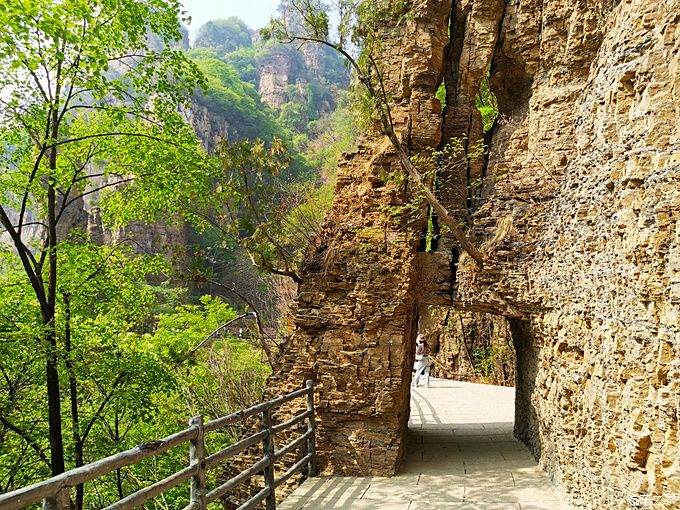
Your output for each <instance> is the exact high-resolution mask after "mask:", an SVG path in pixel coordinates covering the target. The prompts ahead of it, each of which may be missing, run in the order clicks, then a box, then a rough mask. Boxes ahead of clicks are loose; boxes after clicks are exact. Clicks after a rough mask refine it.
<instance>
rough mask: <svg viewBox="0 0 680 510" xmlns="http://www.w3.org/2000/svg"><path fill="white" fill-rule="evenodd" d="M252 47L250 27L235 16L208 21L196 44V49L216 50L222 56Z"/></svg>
mask: <svg viewBox="0 0 680 510" xmlns="http://www.w3.org/2000/svg"><path fill="white" fill-rule="evenodd" d="M251 45H252V40H251V37H250V31H249V30H248V26H247V25H246V24H245V23H244V22H243V21H242V20H240V19H239V18H237V17H235V16H231V17H229V18H226V19H216V20H213V21H208V22H207V23H205V24H204V25H202V26H201V28H199V29H198V33H197V34H196V41H195V42H194V47H195V48H214V49H215V50H217V51H218V52H219V53H220V54H222V55H223V54H225V53H229V52H232V51H235V50H237V49H239V48H244V47H248V46H251Z"/></svg>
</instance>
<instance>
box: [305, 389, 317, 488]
mask: <svg viewBox="0 0 680 510" xmlns="http://www.w3.org/2000/svg"><path fill="white" fill-rule="evenodd" d="M305 385H306V386H307V389H308V390H309V393H307V412H309V418H308V421H307V430H308V431H310V432H311V434H310V435H309V437H308V438H307V455H310V454H311V458H310V459H309V462H308V463H307V476H316V420H315V419H314V381H307V382H306V383H305Z"/></svg>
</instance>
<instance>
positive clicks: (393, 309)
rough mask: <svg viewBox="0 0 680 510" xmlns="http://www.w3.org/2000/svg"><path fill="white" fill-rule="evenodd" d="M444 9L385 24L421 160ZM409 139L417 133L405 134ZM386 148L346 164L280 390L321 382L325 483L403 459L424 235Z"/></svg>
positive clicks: (388, 72)
mask: <svg viewBox="0 0 680 510" xmlns="http://www.w3.org/2000/svg"><path fill="white" fill-rule="evenodd" d="M445 4H446V2H439V1H435V0H420V1H417V2H414V6H413V11H412V12H413V16H412V17H411V18H410V19H409V21H408V22H407V23H406V24H405V25H403V26H400V27H399V28H395V26H396V21H397V20H392V21H391V25H390V20H386V26H385V33H384V54H383V55H382V56H381V60H382V62H383V65H384V72H385V79H386V82H387V86H388V87H389V90H391V91H394V92H395V94H394V103H393V116H394V121H395V123H396V128H397V131H398V132H399V133H401V135H402V136H404V137H405V138H406V139H407V140H408V142H407V143H408V145H409V148H410V149H411V150H413V151H418V150H422V149H424V148H426V147H436V146H437V144H438V143H439V140H440V129H441V106H440V104H439V102H438V101H437V100H436V99H435V98H434V95H433V92H432V91H433V90H434V89H435V88H436V86H437V84H438V83H439V82H440V81H441V75H440V72H441V71H440V70H441V69H442V60H443V51H444V47H445V45H446V42H447V38H446V25H447V23H448V15H449V8H448V7H447V5H445ZM409 133H410V134H409ZM391 172H397V173H398V172H400V167H399V163H398V161H397V159H396V156H395V154H394V153H393V150H392V147H391V145H390V143H389V141H388V140H387V139H386V138H384V137H382V136H379V135H368V136H367V137H365V139H364V140H363V141H362V142H361V143H360V145H359V149H358V151H357V152H356V153H354V154H351V155H349V156H348V157H347V158H346V159H345V160H344V161H342V162H341V164H340V166H339V169H338V173H337V184H336V193H335V198H334V202H333V207H332V210H331V211H330V213H329V215H328V217H327V218H326V221H325V226H324V229H323V233H322V236H321V240H320V243H319V246H318V249H317V251H316V252H315V253H314V254H312V255H311V256H310V257H309V259H308V260H307V264H306V267H304V269H303V279H304V282H303V283H302V284H301V285H300V286H299V290H298V303H297V312H296V316H295V327H296V331H295V334H294V336H293V338H292V340H291V342H290V344H289V346H288V351H287V354H286V355H285V357H284V360H283V363H282V366H281V368H280V369H279V371H278V372H279V373H278V375H277V376H276V382H277V383H278V384H277V386H276V388H277V391H278V392H280V391H281V388H285V387H286V386H288V387H289V388H291V389H292V388H297V387H299V386H300V384H301V383H302V381H303V380H304V379H306V378H314V379H315V380H316V381H317V385H318V386H317V388H318V393H317V399H318V407H317V413H318V414H317V422H318V424H319V431H318V436H317V453H318V454H319V460H320V465H321V469H322V470H324V471H325V472H327V473H342V474H352V475H388V474H392V473H394V470H395V469H396V466H397V464H398V462H399V460H400V457H401V448H402V441H401V439H402V436H403V434H404V432H405V429H406V423H407V420H408V412H409V404H408V399H409V391H408V389H409V383H410V374H411V364H412V360H413V353H412V349H413V345H414V343H415V335H416V330H415V328H416V317H417V310H416V295H417V291H418V288H417V287H418V272H417V268H418V264H417V249H418V244H419V233H420V230H421V229H422V225H421V224H414V223H412V224H409V223H408V222H407V221H404V222H403V224H398V225H395V224H394V222H393V221H392V220H391V219H390V218H391V217H390V215H389V209H390V208H395V207H398V206H400V205H402V204H403V203H404V201H405V200H407V199H408V198H409V197H410V191H411V190H410V189H409V188H408V187H404V186H401V185H399V184H397V183H395V182H394V181H392V180H389V179H387V175H388V174H389V173H391Z"/></svg>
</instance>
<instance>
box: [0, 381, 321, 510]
mask: <svg viewBox="0 0 680 510" xmlns="http://www.w3.org/2000/svg"><path fill="white" fill-rule="evenodd" d="M301 396H305V397H306V400H307V409H306V411H305V412H304V413H301V414H298V415H296V416H294V417H293V418H291V419H289V420H287V421H285V422H283V423H280V424H278V425H273V424H272V423H271V417H272V415H271V413H272V410H274V409H276V408H277V407H280V406H281V405H282V404H285V403H286V402H290V401H291V400H293V399H295V398H298V397H301ZM256 415H259V416H260V420H261V428H260V431H259V432H257V433H255V434H251V435H250V436H248V437H245V438H243V439H241V440H240V441H238V442H237V443H234V444H232V445H230V446H228V447H227V448H224V449H222V450H220V451H218V452H216V453H213V454H212V455H210V456H206V454H205V440H204V437H205V434H207V433H208V432H213V431H216V430H219V429H222V428H224V427H227V426H229V425H234V424H236V423H239V422H241V421H243V420H245V419H246V418H249V417H252V416H256ZM304 420H306V421H307V431H306V432H305V433H304V434H303V435H302V436H301V437H298V438H297V439H295V440H294V441H292V442H291V443H289V444H288V445H286V446H284V447H282V448H280V449H279V450H277V451H274V444H275V443H274V436H275V434H276V433H277V432H279V431H282V430H287V429H289V428H291V427H293V426H295V425H296V424H298V423H301V422H302V421H304ZM189 424H190V425H191V426H190V427H189V428H188V429H185V430H182V431H180V432H177V433H175V434H172V435H170V436H168V437H166V438H163V439H161V440H158V441H151V442H149V443H145V444H141V445H139V446H136V447H134V448H132V449H130V450H126V451H124V452H120V453H117V454H115V455H111V456H109V457H106V458H104V459H101V460H98V461H95V462H92V463H90V464H86V465H84V466H81V467H78V468H75V469H71V470H69V471H66V472H65V473H62V474H60V475H58V476H55V477H52V478H49V479H47V480H45V481H42V482H38V483H36V484H33V485H29V486H28V487H23V488H21V489H17V490H15V491H12V492H8V493H6V494H2V495H0V510H21V509H24V508H26V507H28V506H31V505H34V504H36V503H39V502H40V501H42V502H43V508H45V509H49V510H66V509H68V508H69V506H70V501H69V497H68V496H69V491H70V489H71V488H72V487H75V486H77V485H79V484H82V483H85V482H87V481H90V480H93V479H95V478H98V477H101V476H104V475H106V474H108V473H111V472H113V471H115V470H117V469H120V468H123V467H126V466H131V465H134V464H137V463H138V462H140V461H141V460H143V459H146V458H149V457H154V456H156V455H159V454H161V453H163V452H166V451H168V450H169V449H171V448H174V447H176V446H178V445H180V444H185V443H187V442H189V443H190V456H189V465H188V466H187V467H185V468H183V469H181V470H179V471H177V472H176V473H173V474H171V475H169V476H168V477H166V478H164V479H162V480H159V481H158V482H156V483H154V484H152V485H149V486H148V487H144V488H142V489H140V490H138V491H136V492H134V493H132V494H129V495H127V496H126V497H124V498H123V499H121V500H120V501H118V502H116V503H113V504H111V505H109V506H108V507H106V509H107V510H109V509H110V510H114V509H116V510H123V509H129V508H135V507H138V506H140V505H142V504H143V503H144V502H146V501H148V500H149V499H152V498H154V497H156V496H158V495H160V494H162V493H164V492H166V491H167V490H169V489H171V488H173V487H175V486H177V485H179V484H181V483H184V482H186V481H188V480H191V496H190V501H189V504H188V506H187V507H186V508H191V509H195V510H205V509H206V507H207V504H208V503H209V502H211V501H215V500H216V499H219V498H221V497H222V496H224V495H225V494H227V493H228V492H229V491H230V490H232V489H233V488H235V487H236V486H238V485H239V484H241V483H243V482H245V481H246V480H248V479H249V478H251V477H252V476H253V475H255V474H257V473H263V474H264V475H265V486H264V488H263V489H262V490H261V491H259V492H258V493H257V494H256V495H255V496H253V497H252V498H251V499H250V500H248V501H246V502H245V503H243V505H241V507H240V508H241V509H243V510H247V509H249V508H253V507H255V506H256V505H257V504H258V503H259V502H261V501H263V500H265V499H266V500H267V508H268V510H271V509H275V508H276V498H275V495H274V490H275V488H276V487H277V486H279V485H280V484H281V483H283V482H284V481H285V480H287V479H288V478H290V477H291V476H292V475H293V474H294V473H296V472H298V471H301V470H302V469H303V468H304V466H305V465H307V472H308V475H309V476H315V472H314V471H315V457H316V452H315V439H316V438H315V435H316V425H315V420H314V383H313V381H307V382H306V385H305V387H304V388H302V389H299V390H296V391H293V392H292V393H288V394H287V395H282V396H280V397H277V398H274V399H272V400H269V401H266V402H262V403H259V404H256V405H254V406H252V407H249V408H247V409H244V410H241V411H238V412H236V413H233V414H229V415H226V416H222V417H220V418H217V419H215V420H212V421H210V422H208V423H205V424H204V423H203V417H202V416H195V417H193V418H192V419H191V420H190V422H189ZM258 442H262V443H263V449H264V455H265V456H264V458H263V459H261V460H260V461H258V462H256V463H255V464H253V465H252V466H251V467H250V468H248V469H245V470H244V471H242V472H241V473H239V474H238V475H236V476H235V477H233V478H231V479H230V480H227V481H226V482H225V483H223V484H222V485H220V486H218V487H216V488H214V489H213V490H211V491H209V492H208V491H207V489H206V487H205V473H206V471H207V470H208V469H211V468H214V467H215V466H217V465H218V464H219V463H220V462H221V461H223V460H226V459H228V458H230V457H233V456H234V455H236V454H238V453H240V452H242V451H244V450H246V449H247V448H249V447H250V446H253V445H255V444H257V443H258ZM305 444H306V452H305V455H304V456H303V457H302V458H301V459H300V460H299V461H298V462H296V463H295V464H294V465H293V466H292V467H291V468H290V469H288V471H286V472H285V473H284V474H283V476H282V477H281V478H279V479H278V480H277V479H276V478H275V476H274V461H275V460H277V459H278V458H280V457H282V456H283V455H285V454H288V453H291V452H293V451H295V450H297V449H299V448H300V447H302V446H303V445H305Z"/></svg>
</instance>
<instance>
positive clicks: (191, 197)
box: [0, 0, 355, 508]
mask: <svg viewBox="0 0 680 510" xmlns="http://www.w3.org/2000/svg"><path fill="white" fill-rule="evenodd" d="M107 5H108V4H107V3H106V2H105V1H103V0H87V1H85V2H76V1H70V0H68V1H64V2H58V3H57V2H50V1H46V2H35V3H31V4H30V5H29V4H27V3H21V2H20V3H17V4H5V3H3V5H2V6H0V24H2V26H3V27H6V28H4V29H3V31H4V32H3V36H2V37H0V87H2V91H1V94H0V100H1V101H2V109H1V110H0V118H1V121H2V123H1V126H0V145H1V146H2V154H3V159H2V162H1V163H0V199H1V204H0V205H1V207H0V220H2V221H1V223H2V231H1V232H0V374H1V377H0V491H1V492H5V491H10V490H13V489H15V488H18V487H22V486H25V485H27V484H30V483H33V482H35V481H37V480H40V479H44V478H46V477H48V476H50V474H52V475H55V474H58V473H60V472H63V470H64V469H69V468H72V467H75V466H80V465H83V464H84V463H87V462H91V461H93V460H96V459H98V458H101V457H104V456H106V455H109V454H111V453H114V452H117V451H121V450H124V449H126V448H129V447H131V446H134V445H136V444H138V443H141V442H144V441H147V440H149V439H153V438H156V437H161V436H163V435H165V434H168V433H170V432H173V431H175V430H178V429H180V428H183V427H184V426H185V425H186V419H187V417H189V416H191V415H195V414H199V413H200V414H204V415H206V416H207V417H210V416H218V415H222V414H225V413H228V412H230V411H233V410H235V409H238V408H241V407H243V406H245V405H247V404H248V403H250V402H252V401H254V400H257V399H258V398H259V396H260V393H261V391H262V386H263V382H264V379H265V377H266V376H267V374H268V373H269V372H270V370H271V367H270V365H271V362H272V359H273V357H274V356H275V355H276V354H277V352H278V348H279V345H280V343H281V340H280V337H281V334H282V333H281V330H280V322H279V319H280V317H281V313H282V310H285V309H286V306H287V305H288V301H289V299H290V295H291V291H292V289H294V285H295V282H296V281H298V279H299V277H298V275H297V265H298V264H299V262H300V257H301V252H302V251H303V250H304V249H305V248H306V247H307V246H308V245H309V242H310V240H311V239H312V238H313V237H314V235H315V232H316V230H317V229H318V228H319V225H320V221H321V218H322V217H323V214H324V211H325V209H326V207H327V206H328V204H329V203H330V197H331V192H330V186H331V184H332V182H333V178H334V168H335V164H336V161H337V158H338V156H339V155H340V153H341V152H342V151H345V150H350V149H351V148H352V145H353V143H354V138H355V132H354V125H355V123H354V122H353V120H352V115H353V114H352V113H351V111H350V110H349V108H348V101H347V98H346V89H347V87H348V85H349V73H348V70H347V68H346V67H345V66H344V65H343V63H342V61H341V60H339V59H338V58H336V57H334V56H333V54H332V52H326V51H321V50H316V49H314V50H305V51H300V50H298V49H297V48H295V47H291V46H285V45H281V44H279V43H276V42H273V41H264V40H263V39H262V38H260V37H259V34H258V33H256V32H255V31H253V30H251V29H250V28H248V27H247V26H246V25H245V24H244V23H243V22H241V21H240V20H238V19H236V18H228V19H226V20H215V21H213V22H210V23H207V24H206V25H205V26H203V27H201V28H200V29H199V31H198V34H197V37H196V40H195V42H194V43H193V47H189V42H188V38H187V32H186V29H185V28H184V27H183V26H182V22H183V21H186V20H184V19H183V14H182V13H181V12H180V11H179V9H178V6H177V5H176V4H174V3H172V2H160V3H159V4H158V6H156V7H155V8H153V9H152V8H149V7H148V6H147V5H146V4H140V3H138V2H135V1H133V0H123V1H121V2H118V4H117V5H116V7H115V9H114V10H113V11H112V12H109V13H107V14H106V15H105V14H104V13H105V12H107V9H108V7H107ZM253 312H255V313H256V314H257V318H256V319H254V315H253ZM199 346H200V348H199ZM236 432H237V431H232V432H230V433H229V434H225V435H224V437H222V438H221V439H220V441H222V442H223V443H226V442H229V441H231V440H232V435H233V434H234V433H236ZM184 457H185V452H178V453H177V454H176V455H175V454H173V455H169V456H165V457H163V458H162V461H159V462H157V463H153V464H144V463H143V464H141V465H140V466H139V467H135V468H134V469H122V470H119V471H118V472H117V473H116V475H115V477H111V478H106V479H101V480H100V481H98V482H97V483H93V484H87V485H86V486H85V487H79V488H78V491H77V492H76V493H75V494H74V501H73V503H74V505H75V507H76V508H84V507H100V506H105V504H106V503H107V502H111V501H113V500H114V499H116V498H119V497H122V496H123V495H125V494H128V493H130V492H131V491H132V490H133V489H135V488H137V487H140V486H143V485H145V484H148V483H149V482H150V481H154V480H157V479H158V478H159V477H161V476H162V475H163V474H167V473H169V472H171V471H172V470H174V469H176V468H177V466H180V465H183V463H184V462H185V458H184ZM174 497H175V496H173V495H172V494H170V495H169V496H167V498H170V499H167V498H166V500H165V501H163V502H160V503H159V504H161V505H164V507H166V508H167V507H170V508H177V507H180V506H183V505H184V503H182V501H184V500H183V499H182V498H184V497H185V496H184V494H180V493H178V494H177V496H176V497H177V498H179V499H178V500H177V501H175V500H173V499H172V498H174Z"/></svg>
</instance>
